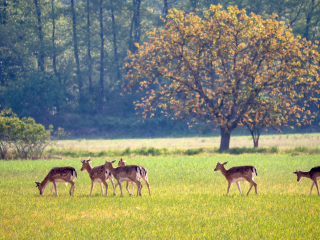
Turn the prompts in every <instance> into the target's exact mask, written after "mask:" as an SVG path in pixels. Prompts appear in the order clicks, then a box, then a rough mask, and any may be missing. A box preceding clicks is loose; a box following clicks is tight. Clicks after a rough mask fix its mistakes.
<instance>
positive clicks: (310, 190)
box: [310, 182, 314, 194]
mask: <svg viewBox="0 0 320 240" xmlns="http://www.w3.org/2000/svg"><path fill="white" fill-rule="evenodd" d="M313 186H314V182H313V183H312V185H311V189H310V194H311V192H312V189H313Z"/></svg>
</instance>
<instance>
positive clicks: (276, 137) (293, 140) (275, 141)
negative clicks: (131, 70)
mask: <svg viewBox="0 0 320 240" xmlns="http://www.w3.org/2000/svg"><path fill="white" fill-rule="evenodd" d="M59 143H60V144H59V146H60V148H62V149H80V150H83V149H86V150H88V151H100V150H124V149H126V148H129V149H136V148H140V149H141V148H150V147H154V148H166V149H191V148H214V147H215V148H218V147H219V146H220V136H216V137H185V138H149V139H139V138H138V139H96V140H92V139H90V140H88V139H84V138H83V139H76V140H62V141H60V142H59ZM273 146H277V147H279V148H280V149H287V148H295V147H300V146H308V147H312V148H316V147H320V133H306V134H264V135H261V136H260V139H259V147H261V148H269V147H273ZM243 147H246V148H252V147H253V141H252V137H251V135H245V136H233V135H232V136H231V139H230V148H243Z"/></svg>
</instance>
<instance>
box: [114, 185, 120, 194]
mask: <svg viewBox="0 0 320 240" xmlns="http://www.w3.org/2000/svg"><path fill="white" fill-rule="evenodd" d="M118 185H119V183H118V182H117V183H116V185H115V186H114V189H113V195H116V188H117V186H118Z"/></svg>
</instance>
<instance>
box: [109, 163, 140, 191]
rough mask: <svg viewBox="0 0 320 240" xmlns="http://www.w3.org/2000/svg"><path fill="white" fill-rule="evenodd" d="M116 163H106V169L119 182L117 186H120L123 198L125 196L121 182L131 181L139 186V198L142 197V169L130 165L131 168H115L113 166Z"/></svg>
mask: <svg viewBox="0 0 320 240" xmlns="http://www.w3.org/2000/svg"><path fill="white" fill-rule="evenodd" d="M114 162H115V161H112V162H110V161H106V163H105V169H106V170H108V171H110V172H111V174H112V175H113V176H114V178H115V179H116V180H117V184H116V185H118V184H119V186H120V191H121V196H123V192H122V186H121V182H122V181H131V182H134V183H135V184H137V196H138V195H140V196H141V187H142V184H141V182H140V181H141V167H140V166H137V165H130V166H123V167H117V168H114V167H113V166H112V164H113V163H114ZM113 194H114V195H115V194H116V192H115V188H114V190H113Z"/></svg>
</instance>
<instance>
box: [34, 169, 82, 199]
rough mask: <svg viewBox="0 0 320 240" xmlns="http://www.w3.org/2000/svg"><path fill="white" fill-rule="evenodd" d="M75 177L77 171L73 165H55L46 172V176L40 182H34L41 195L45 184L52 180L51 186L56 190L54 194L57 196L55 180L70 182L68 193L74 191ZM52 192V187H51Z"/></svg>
mask: <svg viewBox="0 0 320 240" xmlns="http://www.w3.org/2000/svg"><path fill="white" fill-rule="evenodd" d="M76 177H77V171H76V170H75V169H74V168H73V167H55V168H52V169H51V170H50V172H49V173H48V174H47V176H46V177H45V178H44V180H43V181H42V182H41V183H40V182H36V184H37V186H36V187H37V188H38V189H39V191H40V194H41V195H43V193H44V190H45V189H46V186H47V184H48V183H49V182H52V184H53V186H52V187H54V188H55V190H56V195H57V196H58V190H57V182H64V183H70V184H71V188H70V191H69V193H70V195H72V193H74V189H75V185H74V179H75V178H76ZM51 194H52V189H51Z"/></svg>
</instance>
